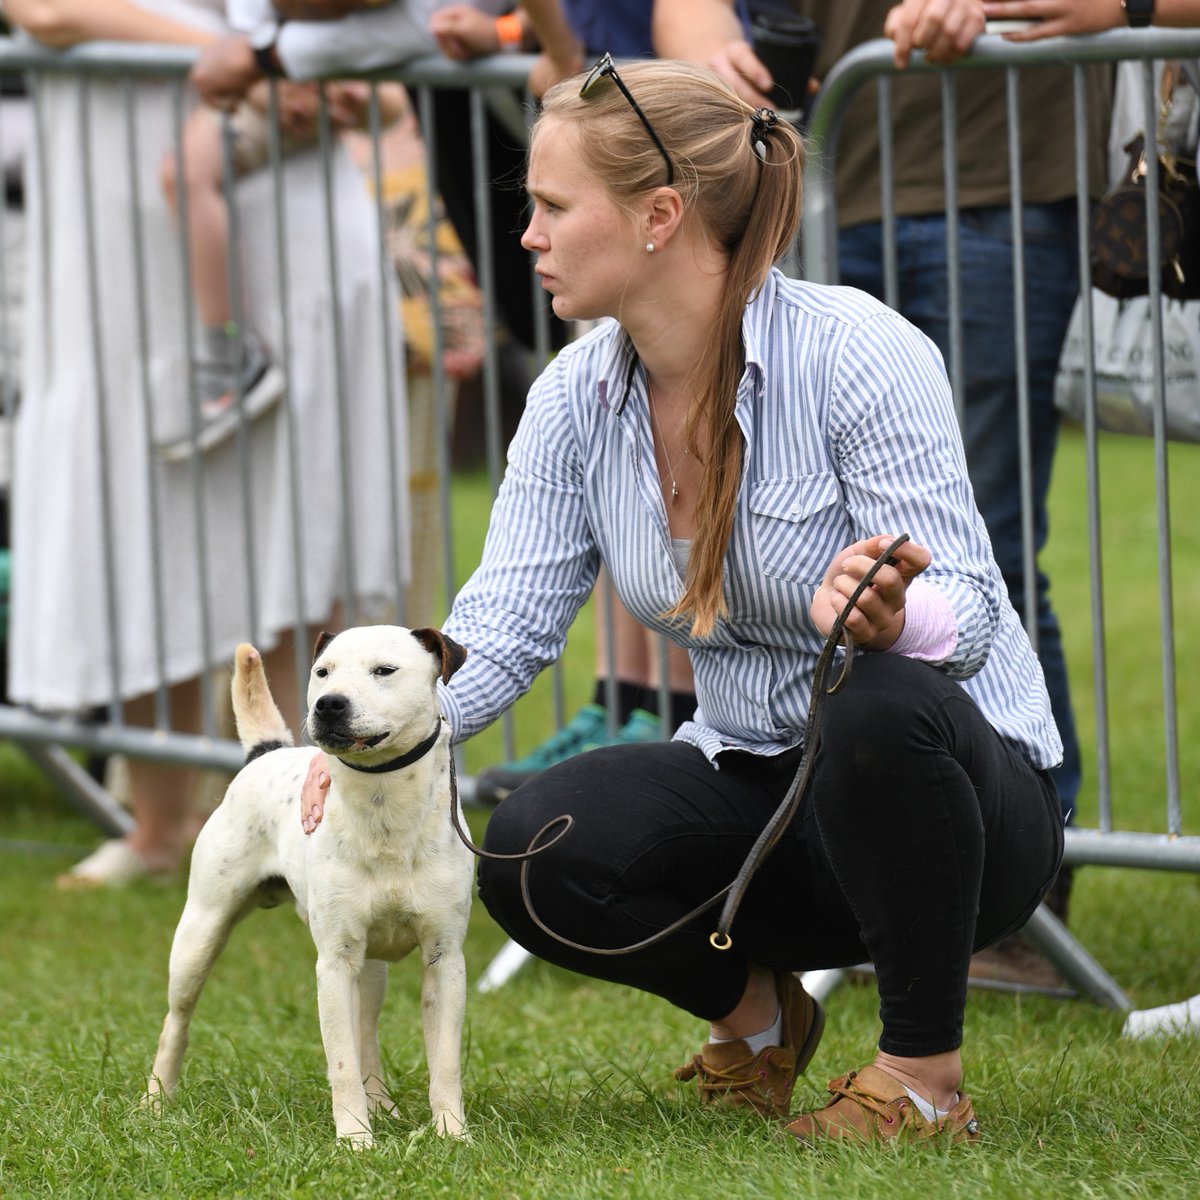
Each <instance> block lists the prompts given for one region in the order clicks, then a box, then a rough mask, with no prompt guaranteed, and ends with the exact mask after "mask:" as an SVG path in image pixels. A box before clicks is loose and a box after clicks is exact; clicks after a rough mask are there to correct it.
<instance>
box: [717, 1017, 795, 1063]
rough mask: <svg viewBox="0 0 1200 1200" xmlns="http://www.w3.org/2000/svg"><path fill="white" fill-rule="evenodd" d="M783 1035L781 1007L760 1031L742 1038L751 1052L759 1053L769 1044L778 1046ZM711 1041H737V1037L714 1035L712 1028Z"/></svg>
mask: <svg viewBox="0 0 1200 1200" xmlns="http://www.w3.org/2000/svg"><path fill="white" fill-rule="evenodd" d="M782 1036H783V1009H782V1008H780V1009H778V1010H777V1011H776V1013H775V1020H774V1021H772V1022H771V1024H770V1025H768V1026H767V1027H766V1029H763V1030H761V1031H759V1032H758V1033H752V1034H751V1035H750V1036H749V1037H745V1038H742V1041H743V1042H745V1043H746V1045H747V1046H749V1047H750V1053H751V1054H758V1053H759V1052H760V1051H762V1050H765V1049H766V1048H767V1047H768V1046H778V1045H779V1039H780V1038H781V1037H782ZM708 1040H709V1041H710V1042H736V1041H737V1040H738V1039H737V1038H722V1037H714V1036H712V1031H711V1029H710V1030H709V1039H708Z"/></svg>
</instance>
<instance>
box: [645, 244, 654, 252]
mask: <svg viewBox="0 0 1200 1200" xmlns="http://www.w3.org/2000/svg"><path fill="white" fill-rule="evenodd" d="M646 253H647V254H653V253H654V243H653V242H647V243H646Z"/></svg>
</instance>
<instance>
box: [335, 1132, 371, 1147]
mask: <svg viewBox="0 0 1200 1200" xmlns="http://www.w3.org/2000/svg"><path fill="white" fill-rule="evenodd" d="M338 1141H339V1142H341V1143H342V1145H344V1146H349V1147H350V1149H351V1150H372V1149H374V1147H375V1135H374V1134H373V1133H372V1132H371V1131H370V1130H369V1129H355V1130H353V1131H352V1132H350V1133H339V1134H338Z"/></svg>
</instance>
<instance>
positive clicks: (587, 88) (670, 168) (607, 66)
mask: <svg viewBox="0 0 1200 1200" xmlns="http://www.w3.org/2000/svg"><path fill="white" fill-rule="evenodd" d="M606 78H607V79H611V80H612V81H613V83H615V84H616V85H617V87H619V88H620V89H621V95H622V96H624V97H625V99H626V100H628V101H629V107H630V108H632V109H633V111H634V112H635V113H636V114H637V119H638V120H639V121H641V123H642V124H643V125H644V126H645V127H646V132H647V133H648V134H649V135H650V140H651V141H652V142H653V143H654V145H655V146H656V147H657V149H658V152H659V154H661V155H662V156H663V162H665V163H666V164H667V186H668V187H670V186H671V184H672V183H674V182H675V164H674V163H673V162H672V161H671V156H670V155H669V154H668V153H667V148H666V146H664V145H663V144H662V142H661V141H660V140H659V136H658V134H657V133H655V132H654V126H653V125H651V124H650V122H649V120H648V119H647V117H646V114H645V113H644V112H642V109H641V106H640V105H639V104H638V102H637V101H636V100H635V99H634V98H633V93H632V92H630V90H629V89H628V88H627V87H626V86H625V83H624V81H623V80H622V79H621V76H620V75H618V74H617V64H616V63H615V62H613V56H612V55H611V54H608V53H605V54H604V56H603V57H602V58H601V59H600V61H599V62H597V63H596V65H595V66H594V67H593V68H592V70H591V74H590V75H588V77H587V79H585V80H584V82H583V87H581V88H580V89H579V94H580V96H581V97H583V98H584V99H585V100H586V99H587V97H588V96H589V95H591V94H592V93H593V92H594V91H595V88H596V85H597V84H598V83H599V82H600V80H602V79H606Z"/></svg>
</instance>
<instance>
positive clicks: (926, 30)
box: [883, 0, 985, 67]
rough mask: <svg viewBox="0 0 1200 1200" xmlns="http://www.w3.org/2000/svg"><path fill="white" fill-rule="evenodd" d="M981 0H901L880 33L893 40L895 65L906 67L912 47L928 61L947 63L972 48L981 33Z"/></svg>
mask: <svg viewBox="0 0 1200 1200" xmlns="http://www.w3.org/2000/svg"><path fill="white" fill-rule="evenodd" d="M983 8H984V6H983V4H982V3H981V2H980V0H901V3H900V4H897V5H896V6H895V7H894V8H893V9H892V10H891V11H890V12H889V13H888V15H887V17H886V18H885V19H884V22H883V33H884V36H885V37H890V38H891V39H892V41H893V42H895V43H896V51H895V55H894V57H895V60H896V66H898V67H907V66H908V63H909V60H910V59H911V57H912V52H913V51H914V50H923V51H924V52H925V57H926V59H927V60H928V61H929V62H931V63H950V62H953V61H954V60H955V59H956V58H961V57H962V56H963V55H964V54H966V53H968V52H969V51H970V49H971V46H972V44H973V43H974V41H975V39H976V38H977V37H978V36H979V35H980V34H981V33H982V32H983V27H984V24H985V17H984V14H983Z"/></svg>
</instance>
